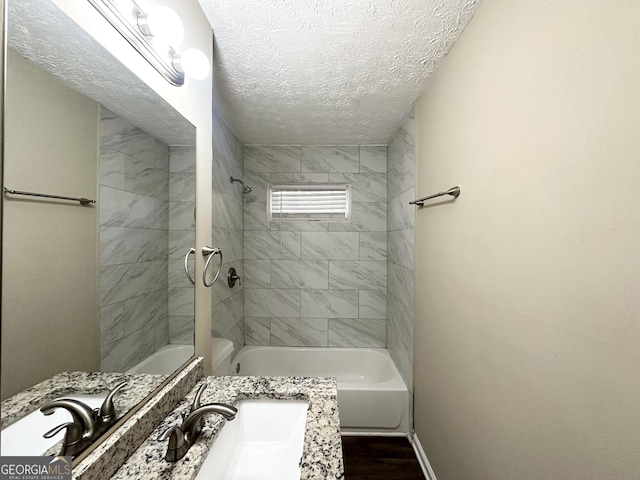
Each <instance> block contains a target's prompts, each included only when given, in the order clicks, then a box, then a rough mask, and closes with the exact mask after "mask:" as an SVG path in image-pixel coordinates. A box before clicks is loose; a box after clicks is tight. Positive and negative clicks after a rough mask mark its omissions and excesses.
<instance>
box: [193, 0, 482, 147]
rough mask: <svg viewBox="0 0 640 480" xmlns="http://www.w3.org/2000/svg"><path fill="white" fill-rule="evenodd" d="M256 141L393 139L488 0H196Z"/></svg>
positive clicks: (233, 100) (231, 116)
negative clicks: (440, 64) (438, 66)
mask: <svg viewBox="0 0 640 480" xmlns="http://www.w3.org/2000/svg"><path fill="white" fill-rule="evenodd" d="M198 1H199V2H200V5H201V6H202V9H203V10H204V12H205V14H206V15H207V18H208V19H209V22H210V23H211V26H212V27H213V31H214V37H215V51H214V68H215V75H216V82H217V84H218V86H219V89H220V92H219V93H220V97H221V102H222V105H223V108H224V110H225V112H226V116H227V121H228V122H229V126H230V127H231V128H232V129H233V131H234V132H235V133H236V134H237V135H238V136H239V137H240V140H241V141H242V142H243V143H249V144H271V145H273V144H386V143H387V142H388V141H389V139H390V137H391V135H393V133H394V132H395V130H396V129H397V128H398V125H399V124H400V122H401V121H402V119H403V118H404V116H405V115H406V114H407V112H408V111H409V109H410V108H411V106H412V105H413V103H414V102H415V101H416V100H417V98H418V96H419V95H420V92H421V90H422V88H423V86H424V84H425V82H426V80H427V79H428V77H429V75H430V74H431V73H432V72H433V71H434V69H435V65H436V62H437V61H438V59H440V58H441V57H442V56H443V55H445V54H446V53H447V51H448V50H449V49H450V48H451V46H452V45H453V43H454V42H455V40H456V38H457V37H458V36H459V34H460V33H461V31H462V29H464V27H465V25H466V24H467V22H468V21H469V20H470V19H471V17H472V15H473V13H474V11H475V9H476V8H477V7H478V5H479V3H480V1H481V0H198Z"/></svg>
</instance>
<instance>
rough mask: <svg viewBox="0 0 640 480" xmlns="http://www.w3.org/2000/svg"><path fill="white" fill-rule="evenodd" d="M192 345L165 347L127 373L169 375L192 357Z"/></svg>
mask: <svg viewBox="0 0 640 480" xmlns="http://www.w3.org/2000/svg"><path fill="white" fill-rule="evenodd" d="M193 351H194V350H193V345H165V346H164V347H162V348H161V349H160V350H158V351H157V352H155V353H152V354H151V355H149V356H148V357H147V358H145V359H144V360H143V361H141V362H140V363H138V364H137V365H135V366H134V367H133V368H131V369H129V370H128V371H127V373H155V374H160V375H171V374H172V373H173V372H175V371H176V370H177V369H178V368H179V367H180V366H181V365H182V364H183V363H185V362H186V361H187V360H189V359H190V358H191V357H192V356H193Z"/></svg>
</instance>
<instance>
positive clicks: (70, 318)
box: [2, 52, 100, 399]
mask: <svg viewBox="0 0 640 480" xmlns="http://www.w3.org/2000/svg"><path fill="white" fill-rule="evenodd" d="M7 57H8V65H9V68H8V69H7V72H8V73H7V79H6V82H7V83H6V86H7V97H6V104H5V107H6V108H5V112H4V114H5V122H6V129H5V133H6V136H5V141H4V145H3V149H4V158H5V160H6V162H5V166H4V182H5V185H6V186H7V187H8V188H11V189H16V190H25V191H30V192H43V193H53V194H59V195H77V196H83V197H87V198H91V199H95V198H97V195H98V192H97V184H96V178H97V167H98V126H99V108H100V105H99V104H98V103H96V102H94V101H93V100H91V99H89V98H87V97H85V96H84V95H81V94H79V93H77V92H76V91H74V90H72V89H70V88H68V87H67V86H66V85H64V84H63V83H62V82H61V81H60V80H59V79H57V78H56V77H54V76H53V75H51V74H49V73H47V72H45V71H44V70H42V69H40V68H39V67H36V66H35V65H34V64H33V63H31V62H28V61H26V60H25V59H23V58H22V57H20V56H19V55H17V54H15V53H13V52H9V54H8V56H7ZM3 209H4V211H3V214H4V218H3V221H4V222H5V228H4V231H3V245H2V247H3V262H2V263H3V264H2V276H3V285H2V365H3V369H2V398H3V399H4V398H8V397H10V396H12V395H14V394H16V393H18V392H20V391H22V390H24V389H25V388H27V387H30V386H32V385H34V384H35V383H38V382H40V381H42V380H44V379H46V378H49V377H51V376H52V375H55V374H57V373H60V372H61V371H73V370H87V371H92V370H97V369H99V367H100V350H99V346H98V304H97V302H98V292H97V281H96V279H97V275H98V265H97V262H96V259H97V255H98V253H97V242H98V238H97V237H98V231H97V223H98V220H97V217H98V209H97V208H95V207H94V206H86V207H83V206H81V205H79V204H78V203H75V204H72V203H70V202H60V201H41V200H38V201H33V200H29V199H28V197H17V196H15V197H14V196H12V198H11V200H5V201H4V207H3ZM69 232H73V234H72V235H70V234H69ZM78 338H82V341H81V342H79V341H78ZM70 352H73V355H70Z"/></svg>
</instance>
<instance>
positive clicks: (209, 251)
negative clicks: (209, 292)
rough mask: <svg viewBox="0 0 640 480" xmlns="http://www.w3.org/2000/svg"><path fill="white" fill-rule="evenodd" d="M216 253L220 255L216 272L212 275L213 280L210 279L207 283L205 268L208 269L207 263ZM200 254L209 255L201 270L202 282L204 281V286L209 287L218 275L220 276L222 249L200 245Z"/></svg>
mask: <svg viewBox="0 0 640 480" xmlns="http://www.w3.org/2000/svg"><path fill="white" fill-rule="evenodd" d="M216 254H218V255H220V263H218V271H217V272H216V275H215V277H213V280H211V283H207V270H208V269H209V264H210V263H211V259H212V258H213V256H214V255H216ZM202 256H203V257H206V256H208V257H209V258H207V261H206V263H205V264H204V271H203V272H202V283H204V286H205V287H210V286H211V285H213V284H214V283H216V280H217V279H218V276H220V270H222V250H220V249H219V248H211V247H202Z"/></svg>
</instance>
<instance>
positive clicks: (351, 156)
mask: <svg viewBox="0 0 640 480" xmlns="http://www.w3.org/2000/svg"><path fill="white" fill-rule="evenodd" d="M244 173H245V175H244V180H245V182H246V183H247V184H249V185H251V186H252V187H253V188H254V190H253V192H252V193H250V194H249V195H247V196H246V197H247V198H246V201H245V204H244V229H245V232H244V267H245V284H244V288H245V291H244V295H245V296H244V315H245V317H244V324H245V342H246V344H247V345H285V346H337V347H384V346H385V345H386V335H387V321H386V318H387V222H386V212H387V147H386V146H249V145H245V147H244ZM296 182H311V183H327V182H340V183H349V184H351V188H352V190H351V195H352V211H351V220H350V221H348V222H325V221H319V222H311V221H288V222H282V223H280V222H278V221H275V222H267V214H266V198H267V184H269V183H296Z"/></svg>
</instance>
